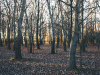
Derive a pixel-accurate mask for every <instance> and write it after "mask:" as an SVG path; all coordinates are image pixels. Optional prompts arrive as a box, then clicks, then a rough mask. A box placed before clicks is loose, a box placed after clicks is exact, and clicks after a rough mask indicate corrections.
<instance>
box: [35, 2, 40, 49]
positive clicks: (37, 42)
mask: <svg viewBox="0 0 100 75" xmlns="http://www.w3.org/2000/svg"><path fill="white" fill-rule="evenodd" d="M37 16H38V18H37V27H36V44H37V49H40V45H39V41H38V24H39V0H38V14H37Z"/></svg>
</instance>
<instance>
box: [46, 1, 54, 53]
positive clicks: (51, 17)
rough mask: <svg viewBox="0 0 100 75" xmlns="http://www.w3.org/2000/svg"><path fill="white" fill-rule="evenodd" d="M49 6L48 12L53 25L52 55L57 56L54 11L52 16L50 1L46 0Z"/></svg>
mask: <svg viewBox="0 0 100 75" xmlns="http://www.w3.org/2000/svg"><path fill="white" fill-rule="evenodd" d="M46 1H47V4H48V10H49V15H50V19H51V24H52V36H53V39H52V46H51V54H55V29H54V26H53V10H52V14H51V10H50V1H48V0H46Z"/></svg>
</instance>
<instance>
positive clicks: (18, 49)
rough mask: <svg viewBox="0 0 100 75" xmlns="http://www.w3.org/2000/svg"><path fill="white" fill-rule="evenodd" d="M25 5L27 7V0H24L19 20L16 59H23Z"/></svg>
mask: <svg viewBox="0 0 100 75" xmlns="http://www.w3.org/2000/svg"><path fill="white" fill-rule="evenodd" d="M25 5H26V0H23V4H22V9H21V13H20V17H19V20H18V38H17V45H16V50H15V59H21V58H22V55H21V36H22V35H21V26H22V21H23V16H24V12H25Z"/></svg>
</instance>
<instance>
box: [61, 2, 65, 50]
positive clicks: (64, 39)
mask: <svg viewBox="0 0 100 75" xmlns="http://www.w3.org/2000/svg"><path fill="white" fill-rule="evenodd" d="M60 11H61V17H62V28H63V49H64V51H66V35H65V29H64V26H63V15H62V4H61V3H60Z"/></svg>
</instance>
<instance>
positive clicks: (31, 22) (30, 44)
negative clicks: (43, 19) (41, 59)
mask: <svg viewBox="0 0 100 75" xmlns="http://www.w3.org/2000/svg"><path fill="white" fill-rule="evenodd" d="M30 53H32V15H31V35H30Z"/></svg>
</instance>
